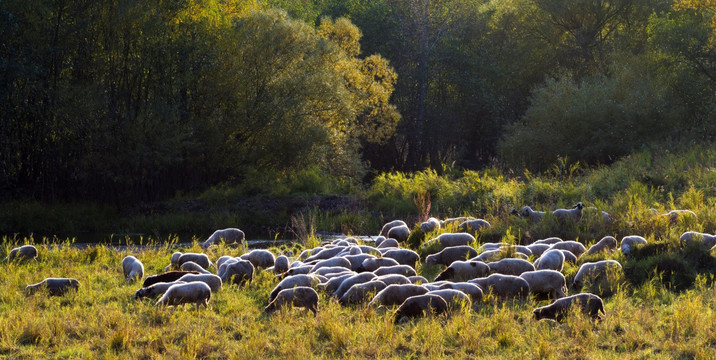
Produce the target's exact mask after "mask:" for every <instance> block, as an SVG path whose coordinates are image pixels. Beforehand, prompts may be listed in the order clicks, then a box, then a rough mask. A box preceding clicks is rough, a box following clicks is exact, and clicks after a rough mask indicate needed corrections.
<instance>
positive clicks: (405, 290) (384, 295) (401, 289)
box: [368, 284, 428, 306]
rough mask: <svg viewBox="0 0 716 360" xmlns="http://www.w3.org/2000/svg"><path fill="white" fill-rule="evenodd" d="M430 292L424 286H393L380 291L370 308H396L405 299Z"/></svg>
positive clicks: (371, 302)
mask: <svg viewBox="0 0 716 360" xmlns="http://www.w3.org/2000/svg"><path fill="white" fill-rule="evenodd" d="M427 292H428V289H426V288H425V287H424V286H421V285H414V284H404V285H403V284H392V285H388V286H387V287H386V288H385V289H383V290H381V291H379V292H378V293H377V294H376V295H375V296H374V297H373V299H372V300H371V301H370V303H368V306H395V305H400V304H402V303H403V302H404V301H405V299H407V298H409V297H411V296H416V295H423V294H426V293H427Z"/></svg>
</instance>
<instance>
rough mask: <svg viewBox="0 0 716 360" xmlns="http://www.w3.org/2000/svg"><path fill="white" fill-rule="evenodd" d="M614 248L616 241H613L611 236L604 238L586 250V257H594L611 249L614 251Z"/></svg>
mask: <svg viewBox="0 0 716 360" xmlns="http://www.w3.org/2000/svg"><path fill="white" fill-rule="evenodd" d="M616 247H617V239H615V238H614V237H613V236H605V237H603V238H602V239H601V240H599V241H598V242H597V243H596V244H594V245H592V246H590V247H589V250H587V255H594V254H598V253H600V252H603V251H610V250H612V249H616Z"/></svg>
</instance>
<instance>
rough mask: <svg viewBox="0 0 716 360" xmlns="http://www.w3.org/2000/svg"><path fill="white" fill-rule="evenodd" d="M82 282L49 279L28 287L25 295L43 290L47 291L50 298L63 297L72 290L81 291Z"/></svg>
mask: <svg viewBox="0 0 716 360" xmlns="http://www.w3.org/2000/svg"><path fill="white" fill-rule="evenodd" d="M79 286H80V282H79V281H77V279H72V278H47V279H45V280H42V281H40V282H39V283H37V284H32V285H27V286H26V287H25V294H26V295H32V294H34V293H36V292H38V291H41V290H43V289H47V293H48V294H49V295H50V296H62V295H64V294H65V293H67V292H68V291H70V290H75V291H77V289H79Z"/></svg>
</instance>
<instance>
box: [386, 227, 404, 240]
mask: <svg viewBox="0 0 716 360" xmlns="http://www.w3.org/2000/svg"><path fill="white" fill-rule="evenodd" d="M409 236H410V228H409V227H408V225H399V226H394V227H392V228H390V230H388V235H386V237H387V238H388V239H395V240H397V241H398V242H403V241H405V240H408V237H409Z"/></svg>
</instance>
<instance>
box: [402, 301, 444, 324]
mask: <svg viewBox="0 0 716 360" xmlns="http://www.w3.org/2000/svg"><path fill="white" fill-rule="evenodd" d="M447 311H448V304H447V302H446V301H445V299H443V298H442V297H440V296H438V295H428V294H423V295H416V296H411V297H409V298H407V299H405V301H404V302H403V303H402V304H400V307H398V310H396V311H395V313H394V314H393V318H394V322H395V323H396V324H397V323H400V322H402V321H404V320H405V319H410V318H414V317H419V316H425V315H426V314H435V315H440V314H442V313H445V312H447Z"/></svg>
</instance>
